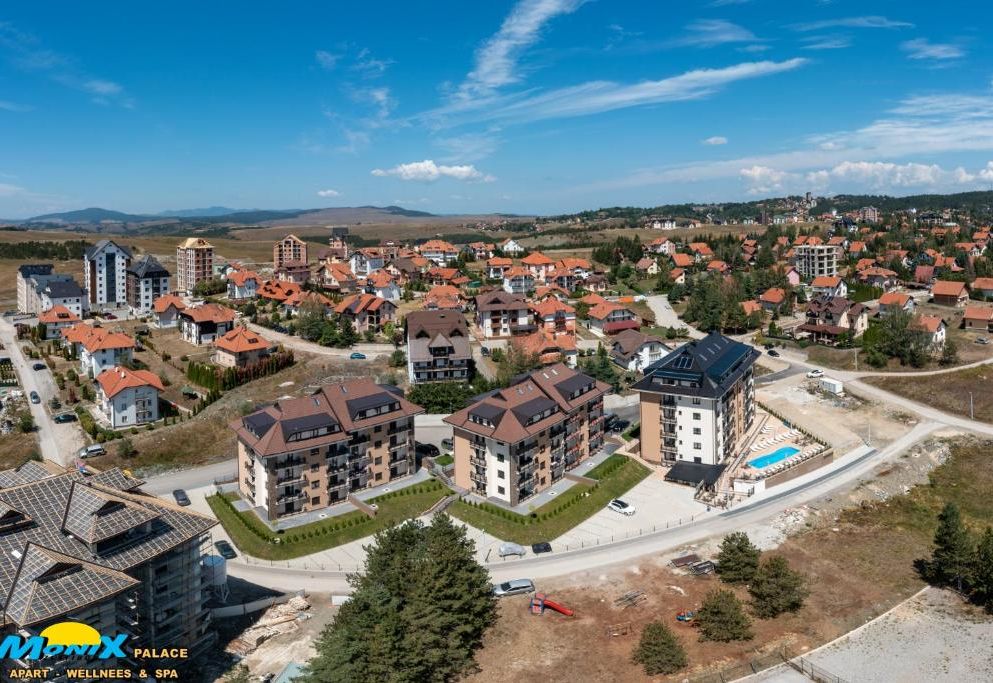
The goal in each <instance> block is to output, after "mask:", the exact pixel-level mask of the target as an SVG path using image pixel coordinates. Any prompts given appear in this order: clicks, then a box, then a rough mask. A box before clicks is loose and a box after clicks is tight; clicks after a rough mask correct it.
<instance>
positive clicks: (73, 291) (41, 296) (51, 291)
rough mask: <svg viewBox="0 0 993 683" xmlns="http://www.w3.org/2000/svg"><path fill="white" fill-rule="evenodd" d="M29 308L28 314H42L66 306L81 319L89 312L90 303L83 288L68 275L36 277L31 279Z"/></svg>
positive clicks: (29, 282) (29, 281)
mask: <svg viewBox="0 0 993 683" xmlns="http://www.w3.org/2000/svg"><path fill="white" fill-rule="evenodd" d="M28 284H29V291H28V306H29V309H28V311H26V312H29V313H35V314H38V313H41V312H42V311H47V310H48V309H50V308H53V307H55V306H65V307H66V308H68V309H69V310H70V311H72V312H73V314H74V315H78V316H80V317H82V316H83V314H84V313H85V312H86V311H87V310H89V303H88V302H87V300H86V294H85V292H83V290H82V288H81V287H80V286H79V285H78V284H76V281H75V280H73V279H72V278H71V277H70V276H68V275H56V274H53V275H48V276H41V275H35V276H32V277H31V278H29V280H28Z"/></svg>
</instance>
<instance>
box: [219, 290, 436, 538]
mask: <svg viewBox="0 0 993 683" xmlns="http://www.w3.org/2000/svg"><path fill="white" fill-rule="evenodd" d="M362 296H368V295H362ZM387 303H388V302H387ZM423 412H424V410H423V409H422V408H421V407H420V406H418V405H415V404H413V403H411V402H410V401H408V400H406V399H405V398H404V397H403V392H402V391H400V390H399V389H397V388H396V387H393V386H390V385H385V384H376V383H375V382H374V381H373V380H371V379H364V378H363V379H355V380H350V381H347V382H343V383H340V384H325V385H323V386H322V387H321V388H320V390H318V391H317V392H316V393H314V394H311V395H309V396H301V397H298V398H288V399H282V400H279V401H277V402H276V403H274V404H272V405H270V406H267V407H265V408H262V409H260V410H257V411H255V412H253V413H249V414H248V415H245V416H244V417H241V418H239V419H238V420H235V421H234V422H232V423H231V424H230V427H231V429H232V430H234V432H235V434H236V436H237V439H238V487H239V493H240V494H241V496H242V498H243V499H244V500H245V501H247V502H248V504H249V505H250V506H252V507H253V508H255V509H256V510H257V511H258V512H259V514H260V515H262V517H263V518H264V519H268V520H276V519H280V518H283V517H286V516H288V515H292V514H296V513H300V512H312V511H316V510H322V509H324V508H326V507H328V506H330V505H334V504H336V503H343V502H345V500H346V499H347V498H348V496H349V495H351V494H353V493H357V492H359V491H361V490H363V489H365V488H368V487H371V486H381V485H384V484H389V483H391V482H395V481H397V480H399V479H400V478H402V477H405V476H407V475H409V474H412V473H413V472H414V470H415V468H416V460H415V454H414V416H415V415H418V414H420V413H423Z"/></svg>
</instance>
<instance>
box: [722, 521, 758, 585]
mask: <svg viewBox="0 0 993 683" xmlns="http://www.w3.org/2000/svg"><path fill="white" fill-rule="evenodd" d="M761 554H762V552H761V551H760V550H759V549H758V548H757V547H756V546H755V545H754V544H753V543H752V542H751V541H750V540H748V534H746V533H745V532H743V531H735V532H733V533H730V534H728V535H727V536H725V537H724V540H723V541H721V549H720V551H719V552H718V553H717V573H718V574H719V575H720V577H721V580H722V581H725V582H727V583H748V582H749V581H751V580H752V578H753V577H754V576H755V572H756V571H757V570H758V567H759V556H760V555H761Z"/></svg>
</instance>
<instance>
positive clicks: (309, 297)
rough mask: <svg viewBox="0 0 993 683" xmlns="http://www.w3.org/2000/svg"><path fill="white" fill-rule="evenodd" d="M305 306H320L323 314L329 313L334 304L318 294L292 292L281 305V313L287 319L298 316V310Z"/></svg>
mask: <svg viewBox="0 0 993 683" xmlns="http://www.w3.org/2000/svg"><path fill="white" fill-rule="evenodd" d="M306 304H312V305H313V304H316V305H318V306H322V307H323V308H324V313H325V314H328V313H330V312H331V310H332V309H333V308H334V302H333V301H332V300H331V299H329V298H328V297H326V296H324V295H323V294H321V293H320V292H308V291H306V290H304V291H300V292H294V293H293V294H291V295H290V296H288V297H286V301H284V302H283V305H282V309H283V313H285V314H286V315H287V316H289V317H293V316H295V315H299V313H300V309H301V308H303V306H304V305H306Z"/></svg>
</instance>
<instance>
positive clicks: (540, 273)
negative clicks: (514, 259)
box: [521, 251, 555, 282]
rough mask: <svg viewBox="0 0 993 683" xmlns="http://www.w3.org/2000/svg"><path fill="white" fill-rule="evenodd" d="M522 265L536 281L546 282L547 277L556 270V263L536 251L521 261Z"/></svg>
mask: <svg viewBox="0 0 993 683" xmlns="http://www.w3.org/2000/svg"><path fill="white" fill-rule="evenodd" d="M521 264H522V265H523V266H524V267H525V268H527V269H528V271H529V272H530V273H531V277H533V278H534V279H535V280H536V281H537V280H540V281H541V282H544V281H545V275H546V274H548V272H549V271H551V270H554V269H555V262H554V261H552V259H550V258H548V257H547V256H545V255H544V254H542V253H541V252H540V251H534V252H531V253H530V254H528V255H527V256H525V257H524V258H523V259H521Z"/></svg>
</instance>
